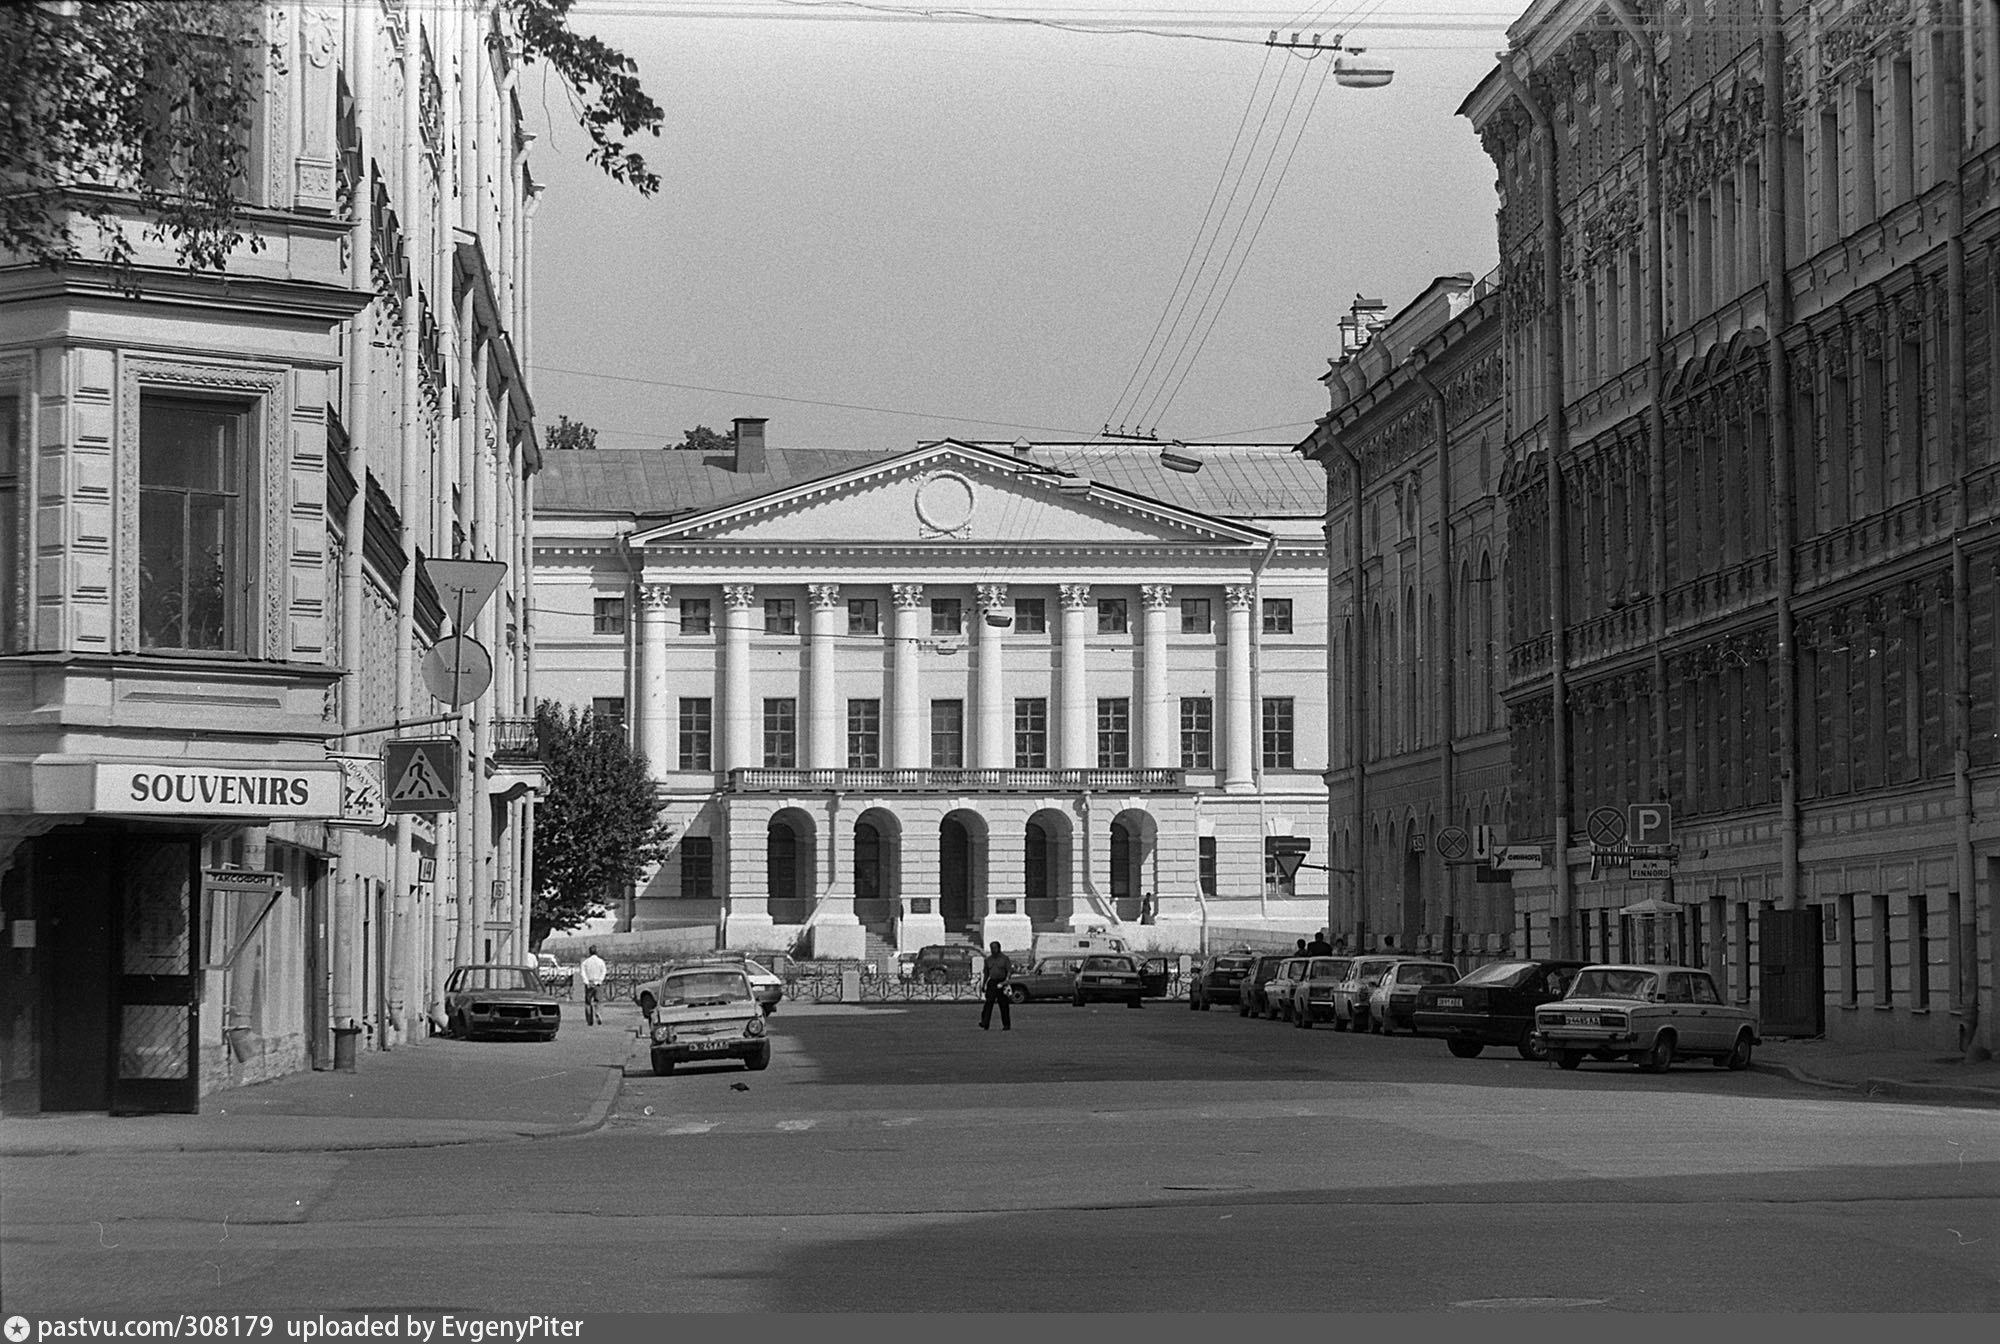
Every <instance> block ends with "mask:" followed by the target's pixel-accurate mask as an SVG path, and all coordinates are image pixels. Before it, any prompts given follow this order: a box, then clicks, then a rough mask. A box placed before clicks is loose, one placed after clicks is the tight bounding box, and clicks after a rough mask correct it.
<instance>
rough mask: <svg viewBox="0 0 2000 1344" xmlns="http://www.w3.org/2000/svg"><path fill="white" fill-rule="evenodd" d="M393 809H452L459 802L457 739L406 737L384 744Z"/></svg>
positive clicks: (385, 764) (441, 810) (389, 804)
mask: <svg viewBox="0 0 2000 1344" xmlns="http://www.w3.org/2000/svg"><path fill="white" fill-rule="evenodd" d="M382 762H383V772H382V773H383V777H384V778H385V779H387V780H388V782H389V802H388V810H389V811H391V812H450V811H452V810H453V809H454V808H456V807H457V806H458V743H457V741H456V740H454V739H452V738H449V737H406V738H398V739H396V740H394V741H391V742H389V743H388V744H386V745H385V746H384V747H383V748H382Z"/></svg>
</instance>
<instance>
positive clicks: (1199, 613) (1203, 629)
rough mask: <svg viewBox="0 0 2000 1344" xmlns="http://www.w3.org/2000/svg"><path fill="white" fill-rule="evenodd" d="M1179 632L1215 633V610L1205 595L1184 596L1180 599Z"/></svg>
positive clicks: (1189, 633) (1190, 633)
mask: <svg viewBox="0 0 2000 1344" xmlns="http://www.w3.org/2000/svg"><path fill="white" fill-rule="evenodd" d="M1181 633H1182V634H1184V635H1212V634H1214V633H1215V612H1214V610H1213V609H1212V608H1211V607H1210V606H1209V603H1208V599H1207V598H1205V597H1184V598H1182V599H1181Z"/></svg>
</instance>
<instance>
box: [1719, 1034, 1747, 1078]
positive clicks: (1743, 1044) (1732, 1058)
mask: <svg viewBox="0 0 2000 1344" xmlns="http://www.w3.org/2000/svg"><path fill="white" fill-rule="evenodd" d="M1715 1062H1716V1063H1718V1064H1720V1065H1721V1066H1722V1067H1723V1068H1725V1069H1728V1070H1729V1071H1730V1072H1732V1073H1734V1072H1737V1071H1738V1070H1741V1069H1747V1068H1749V1067H1750V1033H1749V1032H1747V1031H1739V1032H1737V1033H1736V1044H1735V1045H1733V1046H1731V1047H1730V1048H1729V1053H1728V1054H1727V1055H1724V1056H1723V1057H1722V1058H1721V1059H1718V1060H1717V1061H1715Z"/></svg>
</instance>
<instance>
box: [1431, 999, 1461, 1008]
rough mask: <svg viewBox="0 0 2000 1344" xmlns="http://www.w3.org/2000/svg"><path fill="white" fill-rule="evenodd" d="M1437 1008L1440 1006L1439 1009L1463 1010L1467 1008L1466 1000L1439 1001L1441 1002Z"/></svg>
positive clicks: (1438, 1002)
mask: <svg viewBox="0 0 2000 1344" xmlns="http://www.w3.org/2000/svg"><path fill="white" fill-rule="evenodd" d="M1437 1006H1438V1007H1440V1008H1463V1007H1465V1000H1464V999H1439V1000H1438V1001H1437Z"/></svg>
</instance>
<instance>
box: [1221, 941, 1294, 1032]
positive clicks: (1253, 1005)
mask: <svg viewBox="0 0 2000 1344" xmlns="http://www.w3.org/2000/svg"><path fill="white" fill-rule="evenodd" d="M1295 955H1296V954H1295V953H1291V952H1260V953H1258V954H1257V955H1256V956H1255V957H1253V958H1252V959H1251V962H1250V966H1249V969H1247V970H1245V971H1244V972H1243V978H1242V979H1241V980H1239V981H1237V982H1236V989H1237V994H1236V1011H1237V1013H1238V1014H1240V1015H1241V1016H1244V1017H1249V1016H1251V1015H1252V1014H1255V1015H1256V1016H1258V1017H1269V1016H1270V1015H1271V1012H1272V1006H1271V1001H1270V999H1269V998H1268V997H1266V991H1267V990H1268V989H1269V987H1270V984H1271V977H1272V976H1274V975H1276V974H1277V973H1278V968H1279V967H1280V966H1282V965H1284V964H1285V963H1286V962H1287V961H1289V960H1291V958H1292V957H1293V956H1295ZM1278 988H1280V989H1283V988H1285V986H1283V985H1280V986H1278Z"/></svg>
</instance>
